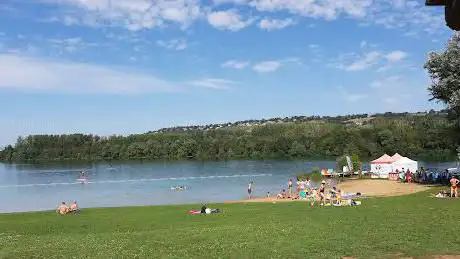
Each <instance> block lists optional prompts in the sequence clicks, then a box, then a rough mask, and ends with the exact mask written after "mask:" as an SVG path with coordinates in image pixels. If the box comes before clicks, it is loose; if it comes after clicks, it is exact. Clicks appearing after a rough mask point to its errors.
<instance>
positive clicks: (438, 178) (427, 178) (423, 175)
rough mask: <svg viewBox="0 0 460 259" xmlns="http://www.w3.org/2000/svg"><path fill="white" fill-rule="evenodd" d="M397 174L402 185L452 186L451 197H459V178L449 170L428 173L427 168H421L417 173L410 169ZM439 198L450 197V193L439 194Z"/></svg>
mask: <svg viewBox="0 0 460 259" xmlns="http://www.w3.org/2000/svg"><path fill="white" fill-rule="evenodd" d="M396 173H399V180H400V181H401V182H402V183H419V184H442V185H449V186H450V197H452V198H457V197H458V191H457V189H458V186H459V185H460V180H459V179H457V176H455V175H454V174H452V173H450V172H449V170H445V171H443V172H432V171H428V170H426V169H425V168H423V167H421V168H420V170H417V171H416V172H415V173H413V172H411V171H410V170H409V169H407V170H406V171H404V168H403V169H402V170H401V171H398V170H396ZM436 196H437V197H448V196H449V193H447V192H443V191H441V192H439V193H438V194H437V195H436Z"/></svg>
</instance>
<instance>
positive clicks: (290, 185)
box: [288, 179, 292, 196]
mask: <svg viewBox="0 0 460 259" xmlns="http://www.w3.org/2000/svg"><path fill="white" fill-rule="evenodd" d="M288 190H289V196H290V195H292V179H289V181H288Z"/></svg>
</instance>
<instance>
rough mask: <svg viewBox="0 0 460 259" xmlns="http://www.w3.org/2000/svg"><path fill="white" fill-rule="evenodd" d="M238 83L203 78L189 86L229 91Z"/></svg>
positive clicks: (191, 82)
mask: <svg viewBox="0 0 460 259" xmlns="http://www.w3.org/2000/svg"><path fill="white" fill-rule="evenodd" d="M236 83H237V82H235V81H231V80H227V79H221V78H203V79H200V80H194V81H190V82H189V83H188V84H190V85H193V86H197V87H204V88H212V89H229V88H231V87H232V86H233V85H235V84H236Z"/></svg>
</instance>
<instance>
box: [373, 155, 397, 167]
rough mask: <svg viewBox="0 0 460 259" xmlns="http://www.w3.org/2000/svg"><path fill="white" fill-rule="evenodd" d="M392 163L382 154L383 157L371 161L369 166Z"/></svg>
mask: <svg viewBox="0 0 460 259" xmlns="http://www.w3.org/2000/svg"><path fill="white" fill-rule="evenodd" d="M391 163H393V158H392V157H391V156H389V155H387V154H384V155H383V156H381V157H379V158H377V159H375V160H373V161H371V165H373V164H391Z"/></svg>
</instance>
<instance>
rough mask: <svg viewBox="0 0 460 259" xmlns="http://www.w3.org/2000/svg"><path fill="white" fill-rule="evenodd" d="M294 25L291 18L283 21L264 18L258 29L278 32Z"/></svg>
mask: <svg viewBox="0 0 460 259" xmlns="http://www.w3.org/2000/svg"><path fill="white" fill-rule="evenodd" d="M294 24H295V22H294V20H292V19H291V18H288V19H284V20H278V19H269V18H264V19H262V20H261V21H260V22H259V28H261V29H265V30H267V31H271V30H280V29H283V28H286V27H288V26H291V25H294Z"/></svg>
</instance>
